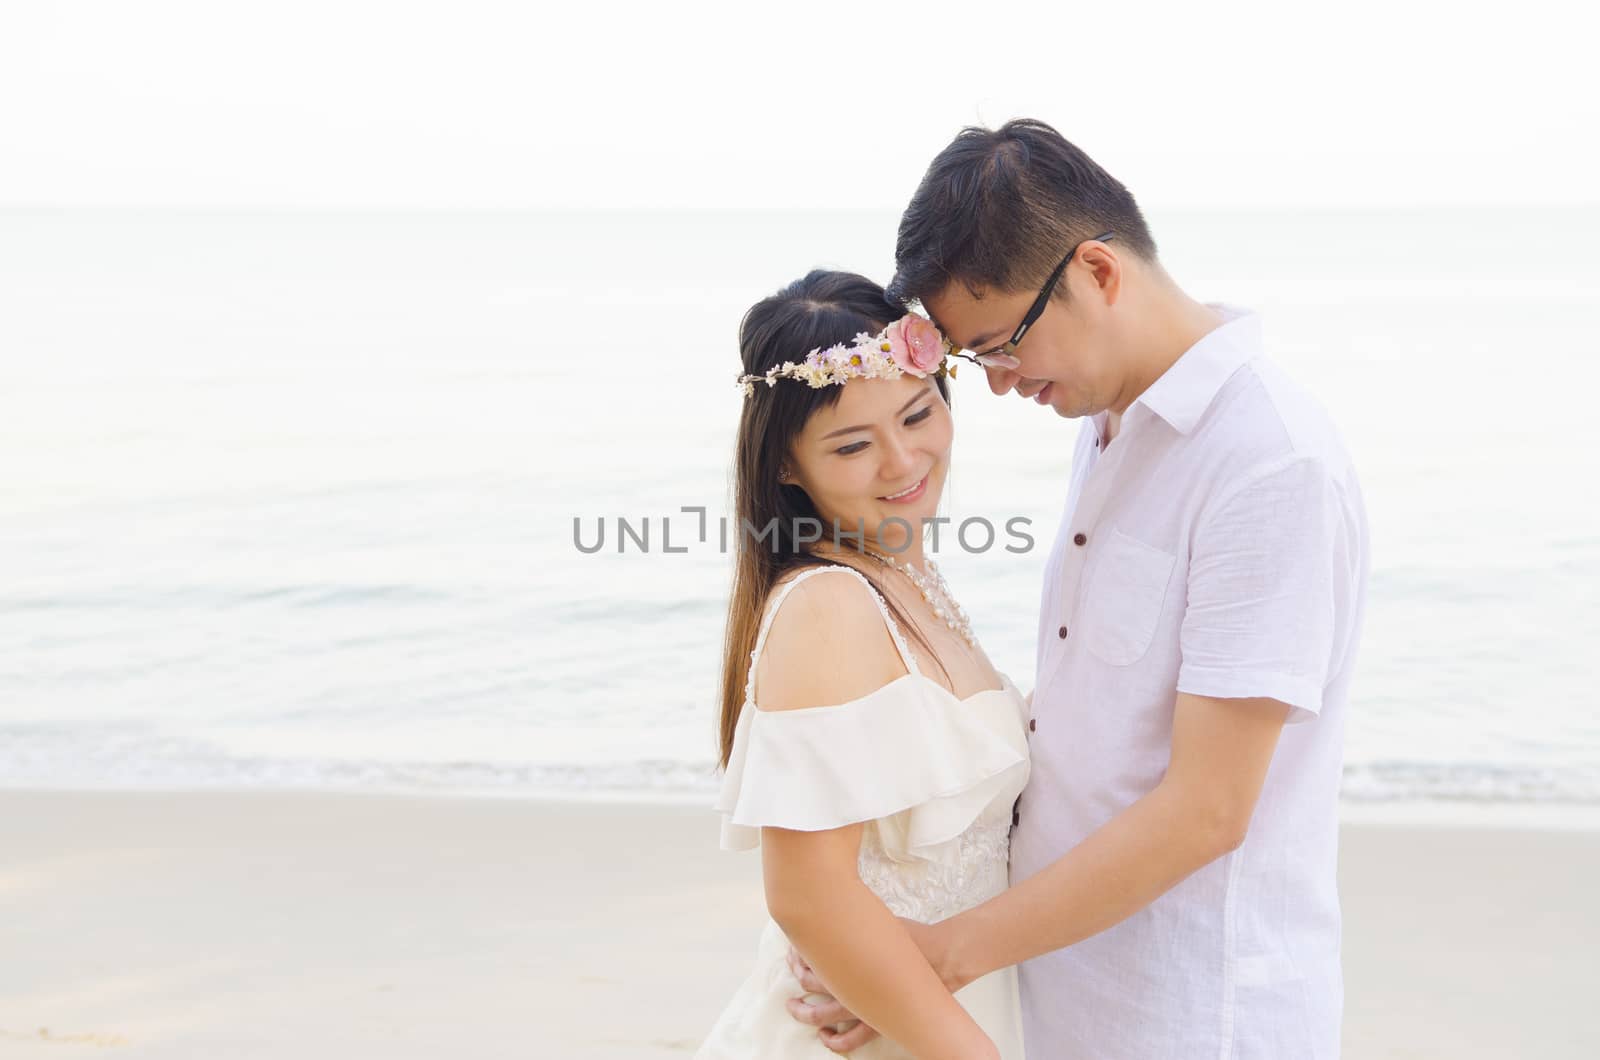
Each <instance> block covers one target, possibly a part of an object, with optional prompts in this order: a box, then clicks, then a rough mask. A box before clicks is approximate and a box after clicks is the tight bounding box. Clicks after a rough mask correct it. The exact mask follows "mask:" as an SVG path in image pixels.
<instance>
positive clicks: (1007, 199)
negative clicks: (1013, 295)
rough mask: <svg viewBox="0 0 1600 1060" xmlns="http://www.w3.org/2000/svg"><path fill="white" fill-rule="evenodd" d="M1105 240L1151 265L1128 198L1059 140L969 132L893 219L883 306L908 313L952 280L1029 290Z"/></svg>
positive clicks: (1037, 131) (1018, 125)
mask: <svg viewBox="0 0 1600 1060" xmlns="http://www.w3.org/2000/svg"><path fill="white" fill-rule="evenodd" d="M1105 231H1112V232H1115V233H1116V241H1117V245H1119V246H1122V247H1125V248H1126V249H1127V250H1129V251H1130V252H1132V253H1134V254H1137V255H1139V256H1140V257H1142V258H1144V259H1145V260H1147V261H1154V260H1155V256H1156V244H1155V240H1153V239H1151V238H1150V229H1149V228H1148V227H1147V226H1146V225H1145V223H1144V216H1143V215H1142V214H1141V213H1140V212H1139V204H1138V203H1136V202H1134V201H1133V195H1132V194H1131V193H1130V192H1129V191H1128V189H1127V188H1125V187H1123V186H1122V184H1121V182H1119V181H1118V180H1116V178H1114V177H1112V176H1111V174H1109V173H1107V172H1106V171H1105V170H1103V169H1101V168H1100V166H1099V165H1097V164H1096V163H1095V161H1094V159H1092V158H1090V157H1089V156H1088V155H1086V154H1084V153H1083V152H1082V151H1080V150H1079V149H1078V148H1076V147H1074V146H1073V145H1072V144H1070V143H1068V142H1067V140H1066V138H1064V137H1063V136H1062V135H1061V134H1060V133H1058V132H1056V131H1055V130H1054V129H1052V128H1051V127H1050V126H1048V125H1046V124H1045V123H1044V122H1042V121H1034V120H1032V119H1029V118H1019V119H1017V120H1016V121H1009V122H1006V124H1004V125H1002V126H1001V127H1000V128H998V129H984V128H981V127H978V126H969V127H967V128H965V129H962V130H961V132H960V134H959V135H958V136H957V137H956V138H955V139H954V140H953V141H951V143H950V146H949V147H946V148H945V149H944V150H943V151H940V152H939V155H938V157H937V158H935V159H934V160H933V164H932V165H930V166H929V167H928V172H927V173H926V174H924V175H923V178H922V183H921V184H920V185H919V186H918V187H917V192H916V194H915V195H913V196H912V197H911V205H909V206H907V207H906V212H905V213H904V214H903V215H901V217H900V236H899V239H898V240H896V243H895V248H894V260H895V275H894V279H893V280H892V281H891V282H890V284H889V288H888V293H889V297H890V299H891V300H893V301H894V302H896V303H898V304H900V305H906V304H909V303H911V302H914V301H916V300H918V299H921V298H925V297H927V296H929V295H934V294H938V293H939V292H940V291H942V290H944V289H945V287H946V286H948V285H949V284H950V283H951V282H952V281H957V282H960V283H962V284H964V285H965V286H966V288H967V290H969V291H971V292H972V293H973V294H974V295H978V294H981V293H982V292H983V291H985V290H991V289H992V290H999V291H1008V292H1015V291H1023V290H1031V289H1034V288H1037V287H1038V285H1039V284H1042V283H1043V282H1044V281H1045V280H1046V278H1048V277H1049V275H1050V272H1051V270H1052V269H1054V268H1055V267H1056V265H1057V264H1058V263H1059V262H1060V261H1061V259H1062V257H1064V256H1065V255H1066V253H1067V251H1069V250H1071V249H1072V247H1073V246H1074V245H1076V244H1077V243H1079V242H1081V241H1082V240H1085V239H1092V238H1093V237H1095V236H1097V235H1099V234H1100V233H1102V232H1105ZM1058 293H1059V289H1058Z"/></svg>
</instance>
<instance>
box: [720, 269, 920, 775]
mask: <svg viewBox="0 0 1600 1060" xmlns="http://www.w3.org/2000/svg"><path fill="white" fill-rule="evenodd" d="M904 313H905V310H903V309H900V308H898V307H896V306H893V305H892V304H890V302H889V301H888V300H887V299H886V298H885V296H884V291H883V288H882V287H880V286H878V285H877V284H875V283H873V282H872V281H871V280H869V279H867V278H866V277H864V276H857V275H856V274H855V273H851V272H829V271H826V270H823V269H816V270H813V271H812V272H810V273H807V274H806V276H805V277H804V278H803V279H800V280H796V281H795V282H794V283H791V284H790V285H789V286H787V287H785V288H784V289H783V290H781V291H779V292H778V293H777V294H775V295H772V296H771V297H769V298H763V299H762V300H761V301H759V302H757V303H756V304H755V305H754V306H751V307H750V311H749V312H747V313H746V314H745V315H744V320H742V321H741V322H740V324H739V355H740V358H741V360H742V362H743V364H744V368H743V371H744V373H746V374H760V373H763V372H765V371H766V370H767V369H769V368H771V367H772V366H774V365H778V364H782V363H783V362H785V361H799V360H801V359H803V358H804V357H805V355H806V353H807V352H809V351H811V350H814V349H818V348H826V347H829V346H832V345H834V344H835V343H840V342H843V343H849V342H850V341H851V340H852V339H854V338H855V336H856V335H858V334H860V333H861V332H866V333H868V334H877V333H878V332H879V331H882V330H883V329H884V328H885V327H887V326H888V325H889V324H890V323H892V322H893V321H895V320H897V319H899V318H900V317H901V316H903V315H904ZM845 385H846V386H848V385H849V384H848V383H847V384H845ZM934 385H935V386H937V387H938V388H939V394H940V396H941V397H943V398H944V400H945V401H946V402H947V403H948V402H949V400H950V392H949V389H948V388H947V387H946V385H945V380H944V379H943V377H941V376H936V377H935V378H934ZM839 394H840V389H839V387H837V386H824V387H817V388H812V387H809V386H806V385H805V384H804V383H803V382H800V381H799V380H794V379H780V380H779V381H778V383H777V385H776V386H771V387H769V386H767V385H766V384H765V383H757V384H756V386H755V393H754V394H752V395H750V397H748V398H746V399H745V402H744V412H743V414H742V415H741V416H740V418H739V439H738V443H737V445H736V446H735V450H734V474H733V508H734V515H735V520H736V524H735V529H736V540H737V544H736V546H735V549H734V555H735V561H734V573H733V592H732V594H731V598H730V599H729V601H728V627H727V634H726V637H725V639H724V645H723V658H722V711H721V720H720V725H719V735H720V744H721V753H722V754H721V758H722V764H723V766H724V767H726V766H727V764H728V757H729V755H731V754H732V753H733V733H734V729H735V727H736V726H737V725H738V722H739V712H740V711H741V710H742V709H743V707H744V689H745V682H746V681H747V680H748V678H749V674H750V667H751V665H752V664H751V660H750V653H751V652H752V651H754V650H755V646H756V635H757V633H758V632H759V631H760V628H761V618H762V615H763V613H764V612H765V610H766V602H767V597H768V595H769V594H770V593H771V592H772V587H773V586H774V585H776V584H777V583H778V581H779V579H781V578H782V577H783V576H784V574H786V573H788V572H789V571H792V570H798V569H800V568H802V567H816V566H828V565H830V564H829V562H828V561H827V560H824V559H819V558H818V557H816V556H814V555H812V554H811V553H810V552H809V551H807V546H806V545H804V544H802V543H801V542H800V541H798V540H797V539H796V533H795V530H796V527H797V525H799V526H804V525H805V524H803V523H797V520H805V519H812V520H816V521H817V523H820V522H821V517H820V516H819V515H818V514H817V510H816V508H815V507H814V506H813V505H812V503H811V498H809V497H808V496H806V492H805V490H803V489H801V488H800V487H799V486H794V485H784V484H783V483H780V482H779V481H778V471H779V468H780V467H781V466H782V465H783V464H785V463H786V462H787V461H788V460H789V453H790V450H791V449H792V448H793V446H794V440H795V436H796V435H798V434H799V433H800V431H801V429H802V428H803V427H805V425H806V421H808V420H809V419H810V418H811V417H812V415H813V414H814V413H816V412H817V410H818V409H822V408H826V407H830V406H832V405H834V404H837V403H838V401H839ZM812 525H813V526H815V525H816V524H812ZM769 527H770V528H771V534H770V535H769V536H765V537H761V538H759V539H758V538H757V537H756V536H755V535H757V534H760V533H762V532H763V531H765V530H766V529H767V528H769ZM844 529H846V530H848V529H851V528H849V527H846V528H844ZM831 533H832V527H831V526H829V527H825V528H824V530H823V535H824V540H828V539H829V537H830V536H831ZM869 533H870V531H869ZM862 573H863V574H865V575H866V577H867V578H868V580H869V581H871V582H873V584H874V585H877V584H878V582H877V579H876V578H874V577H873V576H872V574H871V573H868V572H866V571H863V572H862ZM879 591H880V594H881V595H882V596H883V598H884V600H885V602H887V603H888V605H889V608H890V611H891V613H892V614H893V615H894V617H895V619H896V621H897V622H898V623H899V624H900V625H901V627H902V628H909V629H910V630H911V632H912V635H913V636H914V637H915V638H916V640H917V641H918V643H920V644H921V645H922V646H923V647H924V648H928V654H929V657H930V658H931V657H932V649H931V647H929V645H928V641H927V638H926V637H925V636H924V635H923V633H922V631H921V629H920V628H918V627H917V625H916V623H915V622H912V621H910V620H909V618H908V616H906V614H905V613H904V612H903V610H902V609H901V608H900V607H898V606H897V605H896V604H895V602H894V601H893V599H891V598H890V597H889V595H888V594H887V593H883V592H882V588H881V586H879ZM935 661H937V660H935Z"/></svg>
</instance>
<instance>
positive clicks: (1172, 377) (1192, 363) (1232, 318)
mask: <svg viewBox="0 0 1600 1060" xmlns="http://www.w3.org/2000/svg"><path fill="white" fill-rule="evenodd" d="M1208 304H1209V305H1210V307H1211V308H1212V309H1215V310H1216V311H1217V312H1219V313H1221V314H1222V323H1221V324H1219V325H1217V326H1216V327H1215V328H1213V329H1212V330H1210V331H1208V332H1206V333H1205V334H1204V335H1202V336H1201V337H1200V341H1198V342H1196V343H1195V344H1194V345H1193V346H1190V347H1189V348H1188V349H1187V350H1185V351H1183V354H1182V356H1180V357H1179V358H1178V359H1177V360H1176V361H1174V362H1173V364H1172V367H1170V368H1168V369H1167V370H1166V371H1165V372H1163V373H1162V375H1161V378H1159V379H1157V380H1156V381H1155V382H1154V383H1152V384H1150V386H1149V387H1148V388H1147V389H1146V390H1145V392H1144V393H1143V394H1140V395H1139V397H1138V398H1137V399H1135V401H1134V404H1135V405H1143V406H1145V407H1146V408H1148V409H1149V410H1150V411H1151V412H1153V413H1155V414H1156V415H1157V416H1160V417H1161V418H1162V419H1164V420H1166V421H1167V422H1168V423H1169V424H1171V425H1172V427H1173V429H1175V430H1177V431H1178V432H1179V433H1181V434H1188V433H1189V432H1190V431H1192V430H1194V428H1195V425H1196V424H1198V423H1199V422H1200V417H1201V416H1202V415H1203V414H1204V413H1205V411H1206V409H1208V408H1210V407H1211V403H1212V402H1213V401H1215V400H1216V397H1217V394H1218V393H1219V392H1220V391H1221V390H1222V384H1224V383H1226V382H1227V381H1228V379H1229V378H1230V377H1231V376H1232V375H1233V373H1234V372H1235V371H1237V370H1238V369H1239V366H1240V365H1242V364H1244V363H1245V362H1247V361H1250V360H1253V359H1254V358H1256V357H1258V356H1260V355H1261V353H1262V352H1263V349H1262V343H1261V318H1260V317H1258V316H1257V315H1256V314H1255V313H1253V312H1251V311H1250V310H1248V309H1240V308H1238V307H1236V306H1230V305H1221V304H1211V303H1208Z"/></svg>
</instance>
